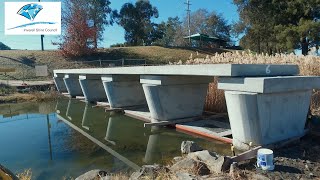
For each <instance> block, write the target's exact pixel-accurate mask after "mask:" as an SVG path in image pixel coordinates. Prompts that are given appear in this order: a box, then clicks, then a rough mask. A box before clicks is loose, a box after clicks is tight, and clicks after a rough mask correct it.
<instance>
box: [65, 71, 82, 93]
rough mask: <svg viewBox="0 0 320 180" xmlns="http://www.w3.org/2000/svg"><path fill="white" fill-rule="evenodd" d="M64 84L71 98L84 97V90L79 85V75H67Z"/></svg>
mask: <svg viewBox="0 0 320 180" xmlns="http://www.w3.org/2000/svg"><path fill="white" fill-rule="evenodd" d="M63 80H64V83H65V85H66V87H67V90H68V93H69V95H70V96H71V97H76V96H82V95H83V93H82V90H81V86H80V83H79V75H77V74H66V75H65V76H64V78H63Z"/></svg>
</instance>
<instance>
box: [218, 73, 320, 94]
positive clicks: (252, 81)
mask: <svg viewBox="0 0 320 180" xmlns="http://www.w3.org/2000/svg"><path fill="white" fill-rule="evenodd" d="M218 88H219V89H224V90H231V91H245V92H254V93H278V92H288V91H301V90H309V89H319V88H320V77H319V76H286V77H246V78H219V83H218Z"/></svg>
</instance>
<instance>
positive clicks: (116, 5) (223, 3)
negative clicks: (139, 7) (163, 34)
mask: <svg viewBox="0 0 320 180" xmlns="http://www.w3.org/2000/svg"><path fill="white" fill-rule="evenodd" d="M18 1H19V2H23V1H25V2H30V0H29V1H28V0H6V1H5V0H0V42H3V43H4V44H7V45H8V46H10V47H11V48H13V49H30V50H38V49H40V48H41V47H40V36H6V35H4V2H18ZM51 1H54V0H51ZM110 1H111V8H112V9H117V10H120V8H121V6H122V5H123V4H124V3H126V2H132V3H135V0H110ZM190 1H191V4H192V5H191V7H190V9H191V11H196V10H197V9H200V8H204V9H207V10H208V11H216V12H218V13H221V14H223V16H224V17H225V18H226V19H227V20H228V21H229V23H232V22H235V21H237V20H238V19H239V15H238V13H237V8H236V6H235V5H233V4H232V0H190ZM43 2H49V1H47V0H43ZM150 2H151V4H152V5H153V6H156V7H157V8H158V11H159V18H157V19H154V21H155V22H157V23H159V22H161V21H166V20H167V19H168V17H175V16H178V17H180V18H183V17H184V16H185V15H186V11H185V10H186V5H185V4H184V3H185V2H186V0H150ZM51 41H58V36H45V38H44V47H45V49H56V48H57V47H56V46H53V45H52V44H51ZM124 41H125V40H124V30H123V28H122V27H120V26H118V25H117V24H114V25H113V26H107V27H106V30H105V33H104V41H103V42H102V43H101V44H100V47H109V46H110V45H111V44H115V43H123V42H124ZM26 42H28V43H26Z"/></svg>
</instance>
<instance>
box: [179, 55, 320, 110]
mask: <svg viewBox="0 0 320 180" xmlns="http://www.w3.org/2000/svg"><path fill="white" fill-rule="evenodd" d="M319 62H320V57H317V56H296V55H294V54H289V55H286V54H276V55H268V54H252V53H251V52H250V51H249V52H245V51H242V52H240V51H234V52H226V53H221V54H218V53H216V54H215V55H214V56H206V57H205V58H190V59H189V60H188V61H186V64H296V65H298V66H299V69H300V75H304V76H320V63H319ZM182 63H183V62H182V61H180V62H178V63H174V64H182ZM319 105H320V92H319V91H314V93H313V95H312V102H311V110H312V113H313V114H314V113H319V112H320V108H319V107H320V106H319ZM205 110H207V111H214V112H226V111H227V108H226V104H225V97H224V93H223V91H222V90H218V89H217V80H216V79H215V80H214V82H213V83H211V84H210V85H209V89H208V95H207V99H206V105H205Z"/></svg>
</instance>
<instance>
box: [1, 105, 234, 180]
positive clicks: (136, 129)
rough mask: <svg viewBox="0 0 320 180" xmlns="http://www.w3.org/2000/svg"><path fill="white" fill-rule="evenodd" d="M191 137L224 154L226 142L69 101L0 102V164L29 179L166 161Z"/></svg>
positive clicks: (119, 169) (126, 169)
mask: <svg viewBox="0 0 320 180" xmlns="http://www.w3.org/2000/svg"><path fill="white" fill-rule="evenodd" d="M184 140H192V141H195V142H197V143H198V144H200V145H201V146H202V147H204V148H206V149H209V150H211V151H216V152H218V153H221V154H225V155H229V153H230V150H229V149H230V146H229V145H227V144H223V143H220V142H216V141H209V140H205V139H202V138H199V137H195V136H190V135H187V134H184V133H182V132H177V131H176V130H175V129H168V128H162V129H158V130H152V129H150V128H144V127H143V122H142V121H140V120H136V119H133V118H130V117H127V116H125V115H121V114H114V113H110V112H104V109H102V108H93V107H92V105H88V104H86V103H83V102H80V101H78V100H72V99H59V100H58V101H55V102H46V103H21V104H11V105H0V164H2V165H4V166H6V167H7V168H9V169H10V170H11V171H13V172H14V173H19V172H22V171H24V170H26V169H31V170H32V174H33V179H41V180H42V179H69V178H70V177H77V176H79V175H81V174H82V173H84V172H86V171H89V170H92V169H97V168H98V169H104V170H106V171H108V172H111V173H117V172H124V173H126V172H131V171H133V170H135V169H137V168H138V167H139V166H142V165H144V164H154V163H164V164H165V163H168V162H170V160H171V159H172V158H173V157H175V156H179V155H180V144H181V142H182V141H184Z"/></svg>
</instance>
